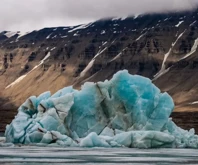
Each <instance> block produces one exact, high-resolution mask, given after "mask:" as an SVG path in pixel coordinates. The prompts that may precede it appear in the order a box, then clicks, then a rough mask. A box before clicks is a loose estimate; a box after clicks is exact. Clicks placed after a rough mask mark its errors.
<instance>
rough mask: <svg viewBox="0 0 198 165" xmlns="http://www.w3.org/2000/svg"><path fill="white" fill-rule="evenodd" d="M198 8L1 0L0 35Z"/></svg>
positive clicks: (197, 0) (100, 0)
mask: <svg viewBox="0 0 198 165" xmlns="http://www.w3.org/2000/svg"><path fill="white" fill-rule="evenodd" d="M197 5H198V0H0V31H2V30H12V31H18V30H19V31H20V30H21V31H31V30H34V29H40V28H43V27H56V26H68V25H76V24H81V23H87V22H90V21H93V20H97V19H100V18H103V17H111V16H115V17H116V16H127V15H134V14H140V13H145V12H162V11H178V10H186V9H192V8H193V7H195V6H197Z"/></svg>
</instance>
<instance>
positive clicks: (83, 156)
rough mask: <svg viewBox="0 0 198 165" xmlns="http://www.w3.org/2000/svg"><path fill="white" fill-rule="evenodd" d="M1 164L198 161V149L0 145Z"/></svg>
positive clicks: (178, 162) (60, 164)
mask: <svg viewBox="0 0 198 165" xmlns="http://www.w3.org/2000/svg"><path fill="white" fill-rule="evenodd" d="M0 164H3V165H26V164H27V165H37V164H38V165H63V164H74V165H80V164H106V165H109V164H145V165H146V164H165V165H167V164H171V165H172V164H181V165H183V164H188V165H190V164H198V150H192V149H150V150H141V149H128V148H49V147H30V146H23V147H6V148H3V147H2V148H0Z"/></svg>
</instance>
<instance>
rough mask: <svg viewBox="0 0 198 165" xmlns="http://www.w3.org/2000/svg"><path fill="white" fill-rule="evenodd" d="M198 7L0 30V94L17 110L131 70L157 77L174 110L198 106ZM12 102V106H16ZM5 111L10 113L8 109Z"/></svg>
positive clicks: (131, 71)
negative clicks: (69, 24)
mask: <svg viewBox="0 0 198 165" xmlns="http://www.w3.org/2000/svg"><path fill="white" fill-rule="evenodd" d="M197 20H198V10H194V11H188V12H177V13H168V14H167V13H163V14H146V15H139V16H138V17H127V18H125V19H124V18H123V19H115V18H111V19H103V20H98V21H96V22H91V23H89V24H83V25H77V26H73V27H54V28H44V29H41V30H37V31H32V32H29V33H27V34H24V33H23V34H22V33H20V32H16V34H14V33H12V32H7V31H4V32H1V33H0V89H1V92H0V98H2V99H3V100H6V101H5V102H2V105H1V106H2V107H6V106H7V105H11V106H8V107H9V110H8V111H15V112H16V107H18V106H19V105H20V104H21V103H23V102H24V101H25V99H26V98H27V97H29V96H31V95H39V94H40V93H42V92H44V91H48V90H49V91H51V92H52V93H54V92H56V91H57V90H59V89H61V88H63V87H65V86H69V85H74V87H75V88H77V89H78V88H80V86H81V85H82V84H83V83H84V82H87V81H92V82H97V81H104V80H105V79H110V78H111V77H112V75H113V74H114V73H116V72H117V71H119V70H123V69H127V70H129V73H131V74H138V75H142V76H145V77H148V78H150V79H152V80H153V83H154V84H156V85H157V86H158V87H159V88H160V89H161V90H162V91H164V92H168V93H169V94H170V95H171V96H172V97H173V99H174V102H175V104H176V108H175V110H176V111H187V112H189V111H197V108H198V103H197V101H198V99H196V98H197V97H198V94H197V91H198V85H197V83H198V77H197V76H196V73H197V69H198V59H197V55H198V54H197V53H198V52H197V46H198V30H197V27H198V21H197ZM12 107H13V108H12ZM5 113H6V112H5Z"/></svg>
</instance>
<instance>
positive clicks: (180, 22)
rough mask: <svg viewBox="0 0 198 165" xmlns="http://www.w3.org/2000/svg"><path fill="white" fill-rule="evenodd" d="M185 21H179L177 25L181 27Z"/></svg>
mask: <svg viewBox="0 0 198 165" xmlns="http://www.w3.org/2000/svg"><path fill="white" fill-rule="evenodd" d="M183 22H184V21H179V23H178V24H177V25H175V27H179V26H180V25H181V24H182V23H183Z"/></svg>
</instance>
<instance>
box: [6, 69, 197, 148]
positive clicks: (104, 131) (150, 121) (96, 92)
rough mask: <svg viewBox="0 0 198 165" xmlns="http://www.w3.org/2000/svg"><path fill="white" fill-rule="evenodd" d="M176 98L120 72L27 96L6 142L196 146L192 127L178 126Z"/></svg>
mask: <svg viewBox="0 0 198 165" xmlns="http://www.w3.org/2000/svg"><path fill="white" fill-rule="evenodd" d="M173 109H174V103H173V100H172V98H171V97H170V96H169V95H168V94H167V93H161V92H160V90H159V89H158V88H157V87H156V86H155V85H154V84H152V82H151V80H150V79H148V78H144V77H141V76H137V75H130V74H129V73H128V71H126V70H125V71H120V72H118V73H116V74H115V75H114V76H113V78H112V79H111V80H110V81H108V80H106V81H105V82H98V83H85V84H84V85H83V86H82V89H81V90H80V91H78V90H74V89H73V88H72V87H66V88H63V89H62V90H59V91H58V92H57V93H55V94H54V95H52V96H51V94H50V92H45V93H44V94H41V95H40V96H38V97H35V96H32V97H30V98H28V99H27V100H26V101H25V103H24V104H22V105H21V106H20V107H19V109H18V114H17V116H16V117H15V119H14V120H13V121H12V123H11V124H10V125H8V126H7V127H6V132H5V135H6V142H10V143H22V144H36V145H43V146H46V145H48V146H58V145H61V146H65V147H67V146H81V147H122V146H123V147H136V148H159V147H177V148H178V147H179V148H186V147H189V148H198V136H197V135H195V132H194V130H193V129H191V130H190V131H185V130H183V129H181V128H179V127H177V126H176V125H175V123H174V122H173V121H171V119H169V116H170V114H171V113H172V111H173Z"/></svg>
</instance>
